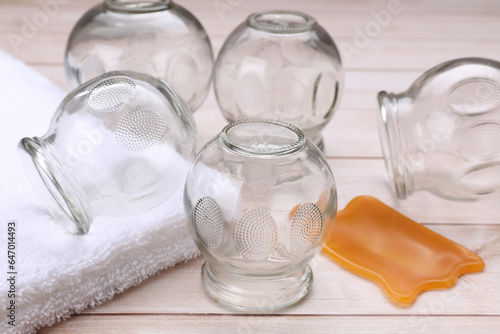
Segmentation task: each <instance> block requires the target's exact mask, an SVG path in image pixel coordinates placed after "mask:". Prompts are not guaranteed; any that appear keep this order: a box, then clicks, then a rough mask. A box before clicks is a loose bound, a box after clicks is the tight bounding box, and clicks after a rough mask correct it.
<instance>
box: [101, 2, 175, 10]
mask: <svg viewBox="0 0 500 334" xmlns="http://www.w3.org/2000/svg"><path fill="white" fill-rule="evenodd" d="M105 4H106V7H107V8H108V9H111V10H116V11H121V12H128V13H149V12H156V11H160V10H165V9H168V8H169V7H170V5H171V4H172V2H171V1H170V0H106V1H105Z"/></svg>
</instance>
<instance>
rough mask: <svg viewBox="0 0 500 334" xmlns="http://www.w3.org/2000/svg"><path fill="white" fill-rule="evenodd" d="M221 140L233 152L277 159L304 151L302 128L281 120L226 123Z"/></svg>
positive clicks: (246, 120)
mask: <svg viewBox="0 0 500 334" xmlns="http://www.w3.org/2000/svg"><path fill="white" fill-rule="evenodd" d="M219 138H220V140H221V141H222V143H223V144H224V145H225V146H226V147H227V148H228V149H230V150H231V151H234V152H236V153H239V154H242V155H246V156H252V157H257V158H269V159H272V158H278V157H282V156H286V155H290V154H293V153H295V152H298V151H299V150H301V149H302V148H303V147H304V146H305V143H306V139H305V137H304V134H303V133H302V131H300V130H299V129H298V128H297V127H295V126H293V125H291V124H289V123H286V122H283V121H279V120H272V119H245V120H241V121H237V122H234V123H231V124H229V125H227V126H226V127H225V128H224V129H223V130H222V132H221V134H220V137H219Z"/></svg>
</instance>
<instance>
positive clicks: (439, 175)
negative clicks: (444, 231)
mask: <svg viewBox="0 0 500 334" xmlns="http://www.w3.org/2000/svg"><path fill="white" fill-rule="evenodd" d="M378 99H379V104H380V117H379V130H380V131H379V133H380V138H381V143H382V148H383V153H384V157H385V162H386V166H387V170H388V174H389V178H390V180H391V183H392V185H393V189H394V191H395V193H396V194H397V196H398V197H399V198H406V197H407V196H408V195H410V194H412V193H413V192H414V191H415V190H420V189H426V190H429V191H431V192H433V193H435V194H437V195H440V196H443V197H446V198H450V199H460V200H472V199H479V198H488V197H493V196H498V195H499V194H500V63H498V62H496V61H493V60H488V59H481V58H464V59H456V60H452V61H448V62H446V63H443V64H440V65H438V66H436V67H434V68H432V69H431V70H429V71H427V72H426V73H424V74H423V75H422V76H421V77H420V78H418V79H417V80H416V81H415V82H414V83H413V85H412V86H411V87H410V88H409V89H408V90H407V91H406V92H403V93H401V94H392V93H386V92H380V93H379V95H378Z"/></svg>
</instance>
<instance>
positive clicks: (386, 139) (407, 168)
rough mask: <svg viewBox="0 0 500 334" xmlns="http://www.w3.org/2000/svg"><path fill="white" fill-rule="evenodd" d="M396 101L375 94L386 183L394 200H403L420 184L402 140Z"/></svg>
mask: <svg viewBox="0 0 500 334" xmlns="http://www.w3.org/2000/svg"><path fill="white" fill-rule="evenodd" d="M399 101H400V96H399V95H395V94H392V93H387V92H384V91H382V92H380V93H379V94H378V103H379V107H380V110H379V113H378V127H379V137H380V144H381V146H382V152H383V155H384V161H385V166H386V169H387V173H388V176H389V181H390V183H391V186H392V189H393V191H394V192H395V194H396V195H397V197H398V198H400V199H404V198H406V197H407V196H408V195H411V194H412V193H413V192H414V191H415V190H418V189H420V188H421V182H420V181H421V180H420V178H419V171H417V170H416V167H415V164H414V163H413V159H411V157H410V154H409V153H410V152H409V149H408V146H407V141H406V140H405V139H404V136H405V131H406V130H405V129H404V128H403V125H402V123H404V122H402V120H401V118H402V117H403V115H402V113H401V110H400V106H399Z"/></svg>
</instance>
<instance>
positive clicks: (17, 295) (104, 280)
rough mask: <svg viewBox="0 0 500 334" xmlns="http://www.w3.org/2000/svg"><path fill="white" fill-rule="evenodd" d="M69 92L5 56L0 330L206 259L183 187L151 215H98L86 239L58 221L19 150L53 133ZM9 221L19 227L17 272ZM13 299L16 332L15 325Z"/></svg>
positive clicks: (29, 324) (23, 326) (45, 318)
mask: <svg viewBox="0 0 500 334" xmlns="http://www.w3.org/2000/svg"><path fill="white" fill-rule="evenodd" d="M64 95H65V94H64V93H63V92H62V91H61V90H60V89H58V88H57V87H56V86H54V85H53V84H52V83H51V82H49V81H48V80H47V79H46V78H44V77H43V76H41V75H40V74H38V73H37V72H36V71H34V70H33V69H31V68H29V67H28V66H26V65H25V64H23V63H21V62H19V61H17V60H15V59H13V58H12V57H10V56H9V55H7V54H5V53H4V52H2V51H0V101H1V103H0V110H1V115H2V119H1V121H0V162H1V164H0V173H1V174H0V229H1V232H0V239H1V240H0V254H4V255H3V258H0V263H1V266H0V268H2V269H1V271H0V307H1V308H2V310H3V311H2V312H0V315H1V316H2V318H1V321H0V333H34V332H35V331H36V329H38V328H41V327H43V326H48V325H52V324H53V323H55V322H56V321H60V320H61V319H66V318H68V317H70V316H71V314H73V313H79V312H81V311H83V310H84V309H86V308H87V307H89V306H92V307H93V306H96V305H98V304H101V303H102V302H104V301H106V300H108V299H110V298H112V297H113V295H114V294H115V293H119V292H122V291H124V290H125V289H127V288H129V287H131V286H135V285H137V284H139V283H140V282H141V281H143V280H145V279H146V278H148V277H149V276H151V275H154V274H156V273H158V271H159V270H162V269H165V268H167V267H170V266H173V265H175V264H176V263H178V262H181V261H186V260H188V259H191V258H193V257H196V256H197V255H198V254H199V253H198V250H197V248H196V246H195V245H194V243H193V242H192V240H191V238H190V235H189V231H188V228H187V224H186V222H185V217H184V213H183V205H182V189H179V190H178V191H177V193H176V194H175V195H174V196H173V197H172V198H171V199H169V200H168V201H167V202H165V203H164V204H162V205H160V206H159V207H156V208H155V209H153V210H150V211H148V212H147V213H146V214H143V215H139V216H135V217H127V218H108V217H106V218H97V219H95V220H94V222H93V224H92V227H91V228H90V232H89V234H88V235H86V236H74V235H71V234H68V233H66V232H64V229H63V228H62V226H60V225H57V224H56V222H55V221H54V220H53V219H52V217H51V216H50V215H49V213H48V211H47V210H46V209H45V207H44V205H43V203H42V202H41V201H40V200H39V199H38V197H37V195H36V193H35V192H34V190H33V189H32V187H31V185H30V183H29V181H28V179H27V178H26V177H25V175H24V172H23V169H22V167H21V165H20V163H19V159H18V155H17V152H16V150H17V143H18V141H19V140H20V139H21V138H22V137H26V136H28V137H33V136H41V135H43V134H44V133H45V132H46V130H47V129H48V125H49V122H50V119H51V118H52V115H53V113H54V112H55V110H56V108H57V106H58V105H59V103H60V101H61V100H62V99H63V97H64ZM186 173H187V168H186ZM9 222H14V223H15V249H13V251H15V258H14V261H15V264H14V265H13V267H12V268H10V265H11V264H9V263H8V260H9V259H8V254H7V247H9V244H8V237H9V234H8V225H9ZM11 225H12V224H11ZM11 236H12V235H11ZM11 248H12V246H11ZM8 272H15V273H16V274H12V275H11V274H7V273H8ZM11 276H14V280H12V279H11V280H10V281H8V279H9V278H11ZM11 283H13V284H11ZM9 291H12V293H9ZM9 295H10V297H9ZM12 301H14V303H15V304H14V305H15V327H14V326H12V325H9V324H8V321H9V320H10V319H9V318H8V315H9V314H10V313H11V310H8V309H7V307H10V305H11V303H12Z"/></svg>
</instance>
